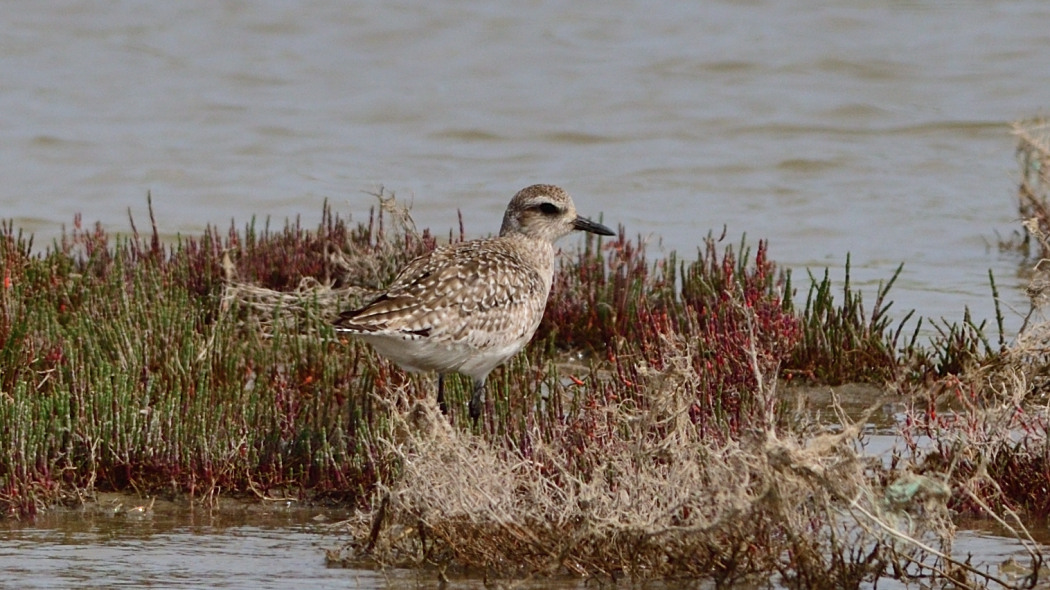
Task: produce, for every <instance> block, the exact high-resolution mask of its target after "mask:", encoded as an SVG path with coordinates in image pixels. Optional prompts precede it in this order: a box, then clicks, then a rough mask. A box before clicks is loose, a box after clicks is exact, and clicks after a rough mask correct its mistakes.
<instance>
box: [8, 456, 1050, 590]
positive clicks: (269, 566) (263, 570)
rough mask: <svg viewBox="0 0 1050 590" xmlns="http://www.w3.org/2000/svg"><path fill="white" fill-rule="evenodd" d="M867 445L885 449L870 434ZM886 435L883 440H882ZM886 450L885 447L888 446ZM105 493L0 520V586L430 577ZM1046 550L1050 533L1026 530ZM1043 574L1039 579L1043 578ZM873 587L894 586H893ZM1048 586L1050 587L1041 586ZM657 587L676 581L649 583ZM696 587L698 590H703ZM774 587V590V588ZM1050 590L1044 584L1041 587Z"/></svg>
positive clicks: (312, 512) (986, 527) (294, 584)
mask: <svg viewBox="0 0 1050 590" xmlns="http://www.w3.org/2000/svg"><path fill="white" fill-rule="evenodd" d="M872 438H875V439H876V440H874V441H872V443H873V444H872V446H873V447H878V448H886V447H887V446H891V445H892V442H888V441H885V440H878V439H879V437H878V436H875V437H872ZM882 438H888V437H882ZM887 443H888V444H887ZM148 506H149V503H148V502H141V501H138V500H137V499H135V498H132V497H129V496H118V495H113V494H103V495H101V496H100V498H99V501H98V502H96V503H90V504H88V505H87V506H85V507H84V508H80V509H56V510H54V511H51V512H49V513H47V514H43V515H41V516H38V517H37V518H36V519H35V521H33V522H22V523H20V522H12V521H0V572H2V575H0V588H20V589H37V588H39V589H44V588H47V589H51V588H85V589H86V588H145V587H156V588H255V589H263V590H266V589H280V588H295V589H301V588H311V589H328V588H340V589H346V588H358V589H379V588H406V587H407V588H412V587H415V588H431V587H437V586H438V574H437V573H436V572H435V571H433V570H426V571H406V570H387V571H375V570H371V569H344V568H335V567H327V566H326V565H325V549H328V548H335V547H338V546H339V545H341V544H342V543H343V542H344V541H345V540H346V536H345V534H343V533H342V532H341V527H340V526H339V524H338V522H339V520H340V519H341V518H343V517H344V516H345V515H346V513H345V512H343V511H339V510H332V509H324V508H310V507H301V506H296V505H294V504H287V503H280V504H274V503H265V504H259V503H254V502H236V501H223V502H222V503H221V506H220V507H219V508H218V509H215V510H206V509H202V508H200V507H196V508H195V507H193V506H192V505H191V504H190V503H188V502H185V501H180V502H165V501H159V500H158V501H156V502H155V503H154V504H153V505H152V508H149V507H148ZM1033 533H1034V534H1035V535H1036V537H1037V540H1039V541H1040V542H1042V543H1046V542H1047V541H1048V540H1050V531H1048V530H1047V529H1046V528H1045V527H1042V528H1037V529H1035V530H1034V531H1033ZM955 554H956V556H962V557H965V556H966V555H968V554H970V555H973V556H974V563H976V564H984V565H987V566H988V567H989V568H990V571H992V572H993V573H995V574H996V575H998V576H1000V577H1004V578H1005V579H1009V578H1010V577H1011V576H1018V575H1023V574H1024V573H1026V572H1024V571H1023V570H1022V569H1021V568H1019V567H1018V566H1016V565H1015V562H1019V563H1026V561H1027V560H1026V554H1025V553H1024V551H1023V549H1022V548H1021V546H1020V544H1019V543H1017V542H1016V541H1014V540H1011V539H1007V538H1004V537H1003V536H1001V531H999V530H997V529H996V528H995V527H993V526H991V525H990V524H989V523H986V522H980V521H978V522H969V523H964V524H963V530H962V531H961V532H960V533H959V535H958V537H957V539H956V545H955ZM1048 575H1050V572H1048V573H1047V574H1044V577H1048ZM890 582H891V583H887V581H882V582H880V583H879V586H878V587H879V588H899V587H901V586H899V585H894V584H893V583H892V581H890ZM1048 582H1050V580H1048ZM513 584H514V587H519V588H563V589H569V588H585V587H593V585H587V584H585V583H583V582H582V581H580V580H576V579H556V580H551V579H541V580H531V581H529V580H522V581H517V582H514V583H513ZM484 587H486V586H485V582H484V580H482V579H478V578H474V579H452V580H450V582H449V584H448V586H447V588H450V589H453V590H455V589H464V590H465V589H481V588H484ZM646 587H648V588H655V589H659V590H663V589H665V588H668V589H669V588H677V587H680V586H679V585H678V584H660V583H653V584H648V585H647V586H646ZM701 587H703V586H701ZM774 587H775V586H774ZM1040 587H1042V588H1047V587H1050V583H1048V584H1044V585H1041V586H1040Z"/></svg>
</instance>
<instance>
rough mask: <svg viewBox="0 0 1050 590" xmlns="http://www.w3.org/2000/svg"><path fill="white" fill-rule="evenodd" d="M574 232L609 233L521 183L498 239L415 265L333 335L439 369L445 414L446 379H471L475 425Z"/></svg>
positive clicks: (542, 303)
mask: <svg viewBox="0 0 1050 590" xmlns="http://www.w3.org/2000/svg"><path fill="white" fill-rule="evenodd" d="M574 230H582V231H586V232H591V233H594V234H598V235H602V236H611V235H614V232H613V231H612V230H610V229H609V228H607V227H605V226H604V225H602V224H600V223H595V222H594V221H591V220H589V219H585V218H583V217H580V216H579V215H577V214H576V207H575V205H573V202H572V199H571V198H570V197H569V194H568V193H567V192H565V191H564V190H562V189H560V188H558V187H556V186H553V185H549V184H536V185H533V186H530V187H526V188H524V189H522V190H521V191H519V192H518V194H516V195H514V198H513V199H511V201H510V204H509V205H507V211H506V213H504V214H503V225H502V226H501V227H500V230H499V236H498V237H495V238H486V239H480V240H471V241H467V242H459V243H455V244H448V245H445V246H441V247H439V248H437V249H435V250H434V251H432V252H430V253H429V254H424V255H423V256H420V257H418V258H416V259H415V260H412V261H411V262H409V263H408V264H407V265H406V266H405V268H404V269H402V270H401V272H400V273H398V275H397V277H395V278H394V281H393V282H392V283H391V284H390V286H389V287H387V290H386V292H385V293H383V294H382V295H380V296H379V297H378V298H376V299H374V300H373V301H372V302H371V303H369V304H367V305H365V306H364V307H362V308H360V309H354V310H349V311H344V312H343V313H341V314H340V315H339V317H338V318H337V319H336V320H335V322H334V326H335V330H336V331H337V332H342V333H346V334H352V335H354V336H357V337H359V338H361V339H362V340H364V341H365V342H368V343H369V344H371V345H372V347H373V348H375V349H376V351H377V352H379V354H381V355H383V356H385V357H387V358H389V359H391V360H392V361H394V362H395V363H397V364H398V365H399V366H400V367H401V368H403V369H405V370H407V371H413V372H416V371H435V372H437V374H438V398H437V401H438V406H439V407H440V408H441V411H442V412H444V413H446V414H447V413H448V407H447V406H446V405H445V389H444V386H445V374H447V373H453V372H456V373H461V374H463V375H467V376H469V377H470V378H471V379H473V380H474V391H473V395H471V398H470V406H469V410H470V418H471V420H472V421H473V422H474V423H475V424H477V421H478V418H479V417H480V416H481V405H482V402H483V401H484V396H485V379H486V378H487V377H488V375H489V373H490V372H492V370H493V369H495V368H496V367H498V366H499V365H501V364H503V363H504V362H505V361H506V360H507V359H509V358H510V357H512V356H514V355H515V354H517V352H518V351H520V350H521V349H522V347H524V346H525V344H527V343H528V342H529V340H531V339H532V335H533V334H534V333H535V332H536V328H537V327H538V326H539V324H540V319H541V318H542V317H543V310H544V308H545V307H546V306H547V297H548V295H550V290H551V283H552V281H553V279H554V241H555V240H557V239H558V238H561V237H563V236H565V235H567V234H569V233H571V232H572V231H574Z"/></svg>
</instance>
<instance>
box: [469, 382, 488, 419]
mask: <svg viewBox="0 0 1050 590" xmlns="http://www.w3.org/2000/svg"><path fill="white" fill-rule="evenodd" d="M484 402H485V380H484V379H482V380H481V381H475V382H474V394H473V395H471V396H470V420H471V421H472V422H473V423H474V425H475V426H477V425H478V418H480V417H481V404H482V403H484Z"/></svg>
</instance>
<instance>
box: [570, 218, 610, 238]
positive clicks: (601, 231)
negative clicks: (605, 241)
mask: <svg viewBox="0 0 1050 590" xmlns="http://www.w3.org/2000/svg"><path fill="white" fill-rule="evenodd" d="M572 229H578V230H583V231H589V232H591V233H592V234H598V235H599V236H615V235H616V232H614V231H613V230H611V229H609V228H607V227H605V226H604V225H602V224H600V223H595V222H593V221H591V220H590V219H584V218H583V217H579V216H577V217H576V221H574V222H572Z"/></svg>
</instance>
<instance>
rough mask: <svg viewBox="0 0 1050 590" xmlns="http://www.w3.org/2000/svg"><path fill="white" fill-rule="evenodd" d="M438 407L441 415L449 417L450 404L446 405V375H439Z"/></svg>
mask: <svg viewBox="0 0 1050 590" xmlns="http://www.w3.org/2000/svg"><path fill="white" fill-rule="evenodd" d="M438 407H439V408H441V413H442V414H444V415H446V416H448V404H446V403H445V374H444V373H438Z"/></svg>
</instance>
